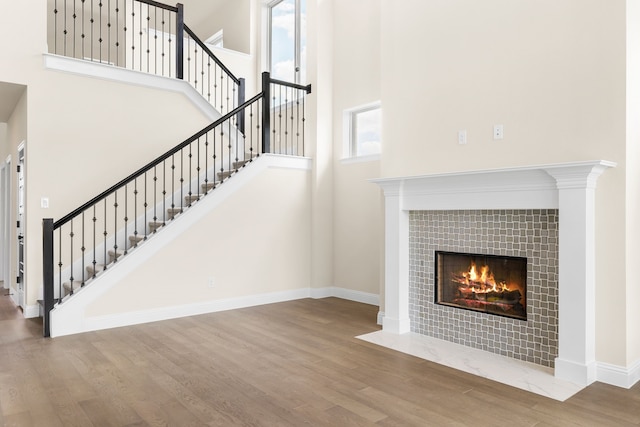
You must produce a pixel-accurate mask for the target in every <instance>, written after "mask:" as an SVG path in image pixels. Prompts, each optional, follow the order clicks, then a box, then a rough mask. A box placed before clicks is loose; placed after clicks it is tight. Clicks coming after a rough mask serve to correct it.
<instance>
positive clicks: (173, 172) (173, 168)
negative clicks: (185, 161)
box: [171, 154, 182, 213]
mask: <svg viewBox="0 0 640 427" xmlns="http://www.w3.org/2000/svg"><path fill="white" fill-rule="evenodd" d="M175 182H176V162H175V154H172V155H171V209H175V208H176V201H175V194H176V188H175ZM173 212H174V213H175V211H173ZM180 212H182V209H180Z"/></svg>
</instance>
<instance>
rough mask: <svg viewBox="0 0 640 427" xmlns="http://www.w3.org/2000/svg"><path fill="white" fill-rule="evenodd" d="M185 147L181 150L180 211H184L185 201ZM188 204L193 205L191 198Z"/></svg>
mask: <svg viewBox="0 0 640 427" xmlns="http://www.w3.org/2000/svg"><path fill="white" fill-rule="evenodd" d="M184 201H185V200H184V149H182V150H180V211H181V212H182V208H183V206H184V205H183V203H184ZM188 206H191V200H189V204H188Z"/></svg>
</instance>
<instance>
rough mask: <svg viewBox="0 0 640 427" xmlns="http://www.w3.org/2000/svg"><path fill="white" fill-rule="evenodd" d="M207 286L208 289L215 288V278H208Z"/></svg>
mask: <svg viewBox="0 0 640 427" xmlns="http://www.w3.org/2000/svg"><path fill="white" fill-rule="evenodd" d="M207 286H208V287H209V288H215V287H216V278H215V277H209V278H208V279H207Z"/></svg>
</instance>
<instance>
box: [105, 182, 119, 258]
mask: <svg viewBox="0 0 640 427" xmlns="http://www.w3.org/2000/svg"><path fill="white" fill-rule="evenodd" d="M113 232H114V238H113V252H114V262H116V261H118V190H116V191H114V193H113ZM104 264H105V265H107V259H106V258H105V260H104Z"/></svg>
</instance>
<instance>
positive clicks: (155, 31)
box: [153, 7, 158, 75]
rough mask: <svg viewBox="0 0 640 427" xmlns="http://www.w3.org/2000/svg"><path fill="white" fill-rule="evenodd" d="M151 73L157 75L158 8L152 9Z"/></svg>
mask: <svg viewBox="0 0 640 427" xmlns="http://www.w3.org/2000/svg"><path fill="white" fill-rule="evenodd" d="M153 65H154V68H153V73H154V74H156V75H157V74H158V8H157V7H154V9H153Z"/></svg>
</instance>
